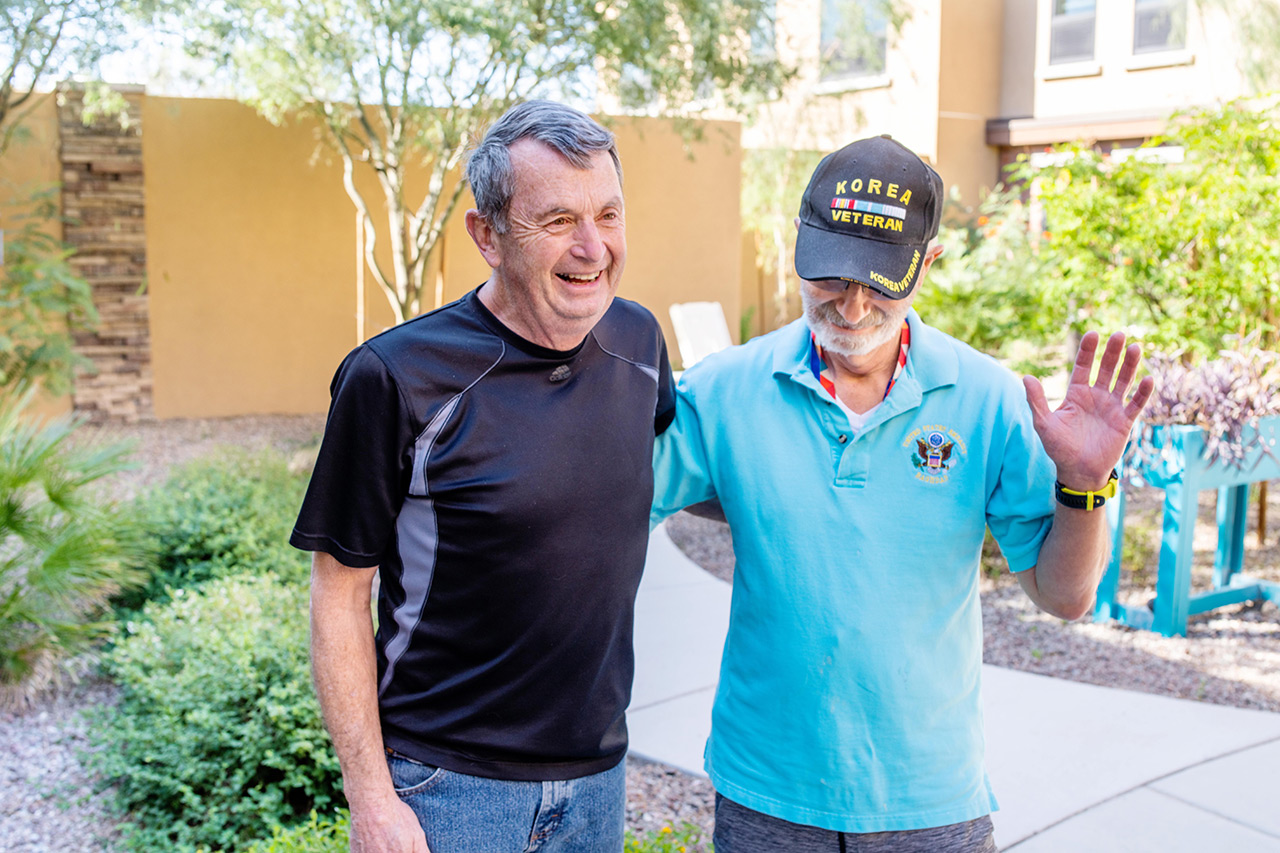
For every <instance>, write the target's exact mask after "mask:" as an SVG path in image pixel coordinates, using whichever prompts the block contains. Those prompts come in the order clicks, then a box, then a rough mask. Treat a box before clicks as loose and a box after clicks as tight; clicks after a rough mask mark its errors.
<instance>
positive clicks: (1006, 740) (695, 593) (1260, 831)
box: [628, 527, 1280, 853]
mask: <svg viewBox="0 0 1280 853" xmlns="http://www.w3.org/2000/svg"><path fill="white" fill-rule="evenodd" d="M728 624H729V585H728V584H725V583H723V582H721V581H719V580H716V579H715V578H713V577H712V576H711V575H709V574H707V573H706V572H704V571H702V570H701V569H700V568H698V566H696V565H695V564H694V563H693V562H691V561H690V560H689V559H688V558H687V557H685V556H684V554H682V553H681V552H680V550H679V549H677V548H676V547H675V545H673V544H672V542H671V539H670V538H669V537H668V536H667V535H666V531H665V529H664V528H661V527H660V528H658V529H657V530H655V531H654V533H653V536H652V537H651V538H650V543H649V561H648V564H647V566H646V568H645V577H644V580H643V582H642V583H641V584H640V595H639V598H638V599H637V602H636V682H635V691H634V695H633V698H632V702H631V710H630V711H629V712H628V719H629V724H630V729H631V748H632V751H633V752H634V753H636V754H637V755H640V756H643V757H646V758H651V759H653V760H655V761H661V762H664V763H666V764H670V765H672V766H675V767H679V768H681V769H683V770H687V771H689V772H692V773H697V774H699V775H701V774H702V747H703V743H704V741H705V740H706V737H707V732H708V730H709V729H710V724H711V701H712V698H713V696H714V693H715V684H716V678H717V674H718V673H717V670H718V667H719V660H720V649H721V647H722V646H723V644H724V636H725V631H726V630H727V628H728ZM983 692H984V704H985V708H986V724H987V772H988V775H989V776H990V777H991V783H992V785H993V786H994V787H995V791H996V796H997V797H998V798H999V800H1000V804H1001V809H1000V811H999V812H997V813H996V814H995V815H994V816H993V819H994V821H995V827H996V841H997V843H998V844H999V845H1000V848H1001V849H1002V850H1004V851H1017V853H1050V851H1052V853H1059V851H1061V852H1062V853H1068V852H1069V853H1078V851H1090V853H1110V851H1116V853H1119V851H1133V853H1147V851H1151V853H1156V851H1159V853H1180V851H1187V852H1188V853H1191V851H1194V852H1195V853H1216V851H1230V852H1231V853H1237V851H1239V852H1240V853H1245V851H1247V853H1280V714H1271V713H1264V712H1261V711H1245V710H1240V709H1237V708H1226V707H1222V706H1219V705H1205V704H1201V703H1198V702H1191V701H1187V700H1180V699H1168V698H1165V697H1162V696H1152V695H1149V694H1145V693H1134V692H1131V691H1127V690H1115V689H1111V688H1106V687H1095V686H1092V685H1087V684H1077V683H1075V682H1070V681H1061V680H1058V679H1054V678H1047V677H1045V676H1039V675H1031V674H1028V673H1023V672H1016V671H1013V670H1008V669H1000V668H997V667H992V666H986V667H983Z"/></svg>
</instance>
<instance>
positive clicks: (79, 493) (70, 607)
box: [0, 392, 145, 705]
mask: <svg viewBox="0 0 1280 853" xmlns="http://www.w3.org/2000/svg"><path fill="white" fill-rule="evenodd" d="M30 398H31V394H30V392H27V393H23V394H21V395H19V396H18V397H16V398H13V397H9V396H8V395H7V393H6V394H5V395H0V705H12V704H16V703H18V702H20V701H23V700H26V699H29V698H31V696H32V695H34V694H35V693H36V692H38V691H39V690H40V689H41V688H42V687H44V686H46V685H48V684H50V683H53V682H56V681H57V679H58V674H59V667H58V664H59V663H60V662H62V661H63V660H65V659H66V658H67V657H69V656H71V655H73V654H76V653H77V652H79V651H81V650H83V649H85V648H87V647H88V646H89V645H90V644H92V643H93V642H94V641H95V640H97V639H100V638H101V637H103V636H104V635H106V634H107V633H109V632H110V630H111V628H112V624H111V622H110V621H103V620H102V619H101V616H102V614H103V611H104V609H105V605H106V604H107V602H108V600H109V599H110V597H111V596H112V595H113V594H114V593H116V592H118V591H119V590H121V589H124V588H127V587H129V586H130V585H131V584H137V583H140V582H141V580H142V572H141V571H140V570H139V569H138V568H136V567H137V566H138V565H140V564H143V563H145V559H144V549H143V546H142V542H143V541H144V540H143V537H142V535H141V533H140V531H139V530H138V529H137V526H136V525H134V524H133V523H132V522H131V520H130V519H129V517H128V516H126V515H125V514H124V513H121V512H119V511H118V510H117V509H116V507H115V505H114V504H112V503H110V502H104V501H102V500H100V499H98V498H97V497H96V496H95V495H90V494H89V492H91V491H93V489H92V486H93V484H94V483H95V482H96V481H97V480H99V479H100V478H102V477H104V476H106V475H108V474H111V473H113V472H115V471H118V470H120V469H121V468H124V467H126V465H127V464H128V463H127V459H126V454H127V452H128V447H126V446H122V445H112V446H101V445H90V444H85V443H81V444H79V445H77V444H76V443H75V442H73V441H72V440H71V439H72V434H73V433H74V432H75V429H76V424H75V423H74V422H73V421H70V420H66V419H60V420H56V421H52V422H50V423H47V424H42V423H39V422H37V421H35V420H33V419H32V418H31V417H30V416H28V415H27V414H26V412H25V409H26V406H27V403H28V401H29V400H30Z"/></svg>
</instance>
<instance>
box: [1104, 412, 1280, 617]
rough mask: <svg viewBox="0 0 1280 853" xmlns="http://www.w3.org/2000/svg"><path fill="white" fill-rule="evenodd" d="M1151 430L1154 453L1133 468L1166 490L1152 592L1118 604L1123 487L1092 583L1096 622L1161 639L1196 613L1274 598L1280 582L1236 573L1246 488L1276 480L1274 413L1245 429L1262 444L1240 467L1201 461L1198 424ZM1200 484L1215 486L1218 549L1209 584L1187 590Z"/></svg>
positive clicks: (1279, 595)
mask: <svg viewBox="0 0 1280 853" xmlns="http://www.w3.org/2000/svg"><path fill="white" fill-rule="evenodd" d="M1152 430H1153V435H1152V443H1153V445H1154V447H1155V448H1156V449H1157V453H1156V454H1154V457H1153V458H1151V459H1148V460H1145V461H1144V462H1143V463H1142V464H1140V465H1138V466H1137V467H1136V468H1135V469H1134V471H1133V473H1136V474H1137V475H1138V477H1139V478H1140V479H1141V480H1142V481H1143V482H1145V483H1146V484H1147V485H1150V486H1155V487H1157V488H1161V489H1163V490H1164V532H1163V535H1162V537H1161V541H1160V569H1159V574H1158V575H1157V577H1156V597H1155V599H1154V600H1152V601H1151V602H1150V603H1149V604H1148V605H1147V606H1145V607H1132V606H1127V605H1124V604H1121V603H1119V602H1118V601H1116V594H1117V592H1118V590H1119V586H1120V563H1121V555H1122V552H1123V543H1124V511H1125V495H1124V492H1123V490H1121V492H1120V494H1119V495H1117V499H1116V500H1114V501H1110V502H1109V503H1108V505H1107V516H1108V519H1109V520H1110V522H1111V532H1112V548H1111V564H1110V565H1109V566H1108V567H1107V571H1106V573H1105V574H1104V575H1103V576H1102V581H1101V582H1100V583H1099V584H1098V600H1097V605H1096V606H1095V609H1094V621H1104V620H1107V619H1114V620H1116V621H1119V622H1123V623H1124V624H1126V625H1129V626H1130V627H1133V628H1142V629H1145V630H1150V631H1155V632H1157V633H1159V634H1163V635H1164V636H1166V637H1171V636H1174V635H1182V636H1186V633H1187V618H1188V617H1190V616H1192V615H1194V614H1196V613H1204V612H1206V611H1208V610H1213V609H1214V608H1217V607H1222V606H1224V605H1228V604H1238V603H1241V602H1245V601H1260V600H1263V599H1267V600H1271V601H1278V600H1280V584H1277V583H1273V582H1271V581H1265V580H1259V579H1257V578H1250V577H1246V576H1244V575H1242V574H1240V570H1241V567H1242V566H1243V563H1244V536H1245V528H1246V524H1245V522H1246V516H1245V512H1246V510H1247V509H1248V504H1249V485H1250V484H1251V483H1256V482H1259V481H1261V480H1274V479H1278V478H1280V417H1271V418H1263V419H1262V420H1261V421H1259V422H1258V426H1257V429H1256V430H1253V429H1250V430H1249V432H1248V433H1247V434H1246V440H1248V439H1249V438H1251V437H1252V436H1253V435H1259V436H1261V438H1262V442H1263V444H1264V445H1265V447H1266V449H1265V450H1264V449H1263V448H1262V447H1254V448H1253V449H1252V450H1251V451H1250V453H1249V454H1248V456H1247V457H1246V458H1245V459H1244V464H1243V465H1242V466H1241V467H1239V468H1237V467H1235V466H1232V465H1224V464H1222V463H1221V462H1217V463H1215V464H1213V465H1208V464H1206V463H1205V461H1204V446H1205V434H1204V431H1203V430H1201V429H1200V428H1199V427H1194V426H1157V427H1153V428H1152ZM1268 450H1269V451H1270V452H1269V453H1268V452H1267V451H1268ZM1124 479H1125V478H1123V477H1122V478H1121V480H1122V481H1123V480H1124ZM1202 489H1217V490H1218V516H1217V522H1218V550H1217V556H1216V558H1215V559H1214V564H1213V588H1212V589H1211V590H1209V591H1208V592H1199V593H1193V592H1192V591H1191V557H1192V541H1193V538H1194V536H1195V526H1196V524H1195V523H1196V515H1197V504H1198V496H1199V493H1200V491H1201V490H1202Z"/></svg>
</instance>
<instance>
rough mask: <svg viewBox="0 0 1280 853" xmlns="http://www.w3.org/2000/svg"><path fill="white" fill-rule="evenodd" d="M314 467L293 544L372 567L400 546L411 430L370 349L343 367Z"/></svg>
mask: <svg viewBox="0 0 1280 853" xmlns="http://www.w3.org/2000/svg"><path fill="white" fill-rule="evenodd" d="M329 390H330V395H331V402H330V405H329V417H328V420H327V421H326V423H325V429H324V439H323V440H322V442H321V444H320V453H319V455H318V456H317V458H316V465H315V470H314V471H313V472H312V474H311V482H310V484H309V485H308V486H307V494H306V496H305V497H304V498H303V501H302V509H301V511H300V512H299V514H298V521H297V524H296V525H295V526H294V528H293V535H292V536H290V537H289V542H290V544H292V545H293V546H294V547H295V548H300V549H302V550H304V551H323V552H325V553H327V554H330V555H332V556H333V557H334V559H336V560H337V561H338V562H339V563H342V564H343V565H345V566H351V567H353V568H369V567H372V566H377V565H379V564H380V563H381V562H382V556H383V554H384V553H385V552H386V550H387V549H388V548H389V547H391V546H392V544H393V543H394V534H395V521H396V516H397V515H399V512H400V506H401V504H402V503H403V501H404V496H405V494H406V492H407V490H408V484H409V474H410V469H411V467H412V464H413V458H412V449H413V431H412V424H411V419H410V417H409V413H408V411H407V406H406V404H405V401H404V398H403V397H402V396H401V394H400V391H399V389H398V387H397V386H396V383H395V380H394V378H393V377H392V376H391V374H390V372H389V371H388V370H387V367H386V365H385V364H384V363H383V361H382V359H380V358H379V357H378V356H377V354H376V353H374V352H373V351H372V350H370V349H369V348H368V347H367V346H362V347H359V348H357V349H355V350H354V351H352V353H351V354H350V355H348V356H347V358H346V359H345V360H344V361H343V362H342V364H341V366H339V368H338V371H337V373H336V374H335V375H334V378H333V383H332V385H331V386H330V389H329Z"/></svg>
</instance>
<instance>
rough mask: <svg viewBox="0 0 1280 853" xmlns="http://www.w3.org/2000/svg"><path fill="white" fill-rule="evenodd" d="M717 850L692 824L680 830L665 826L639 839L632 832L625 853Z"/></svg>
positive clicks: (628, 832)
mask: <svg viewBox="0 0 1280 853" xmlns="http://www.w3.org/2000/svg"><path fill="white" fill-rule="evenodd" d="M714 850H715V845H713V844H712V843H711V841H710V839H708V838H707V837H706V834H705V833H704V832H703V830H702V828H701V827H699V826H696V825H694V824H692V823H688V822H685V823H682V824H681V825H680V828H679V829H672V828H671V827H669V826H664V827H662V829H659V830H656V831H654V832H650V833H649V834H648V835H646V836H644V837H643V838H637V837H636V836H635V835H633V834H632V833H631V832H630V830H628V831H627V841H626V844H625V845H624V846H623V853H712V851H714Z"/></svg>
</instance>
